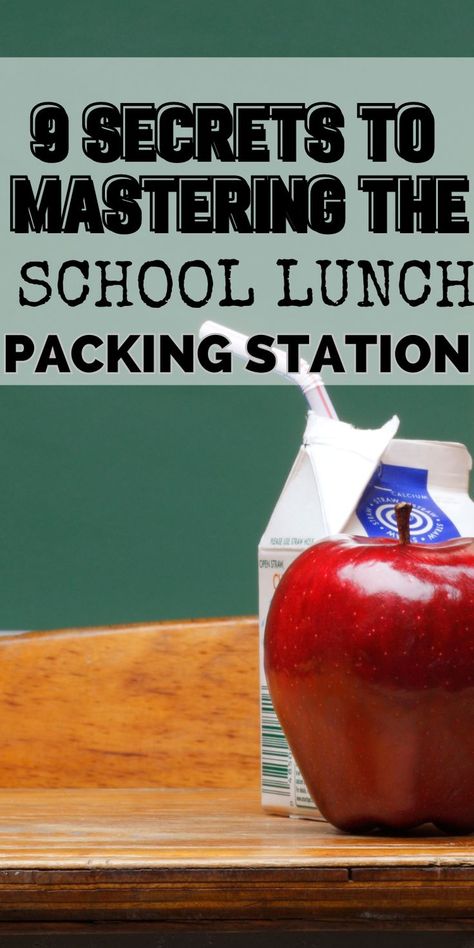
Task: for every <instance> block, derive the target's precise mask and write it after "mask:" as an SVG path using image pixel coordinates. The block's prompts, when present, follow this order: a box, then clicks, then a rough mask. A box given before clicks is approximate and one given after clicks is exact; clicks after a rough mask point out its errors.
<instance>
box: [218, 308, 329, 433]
mask: <svg viewBox="0 0 474 948" xmlns="http://www.w3.org/2000/svg"><path fill="white" fill-rule="evenodd" d="M213 335H218V336H225V338H226V339H228V340H229V346H230V351H231V352H233V353H234V355H236V356H238V358H239V359H248V358H249V355H248V352H247V343H248V340H249V337H248V336H245V335H244V334H243V333H241V332H236V330H235V329H229V328H228V327H227V326H221V325H220V324H219V323H215V322H213V321H212V320H206V322H205V323H203V324H202V326H201V328H200V330H199V338H200V339H207V337H208V336H213ZM271 351H272V353H273V355H274V356H275V368H274V372H275V373H276V374H277V375H281V376H283V377H284V378H286V379H288V381H289V382H293V383H294V385H297V386H298V388H300V389H301V391H302V393H303V395H304V397H305V398H306V401H307V403H308V405H309V407H310V409H311V410H312V411H313V412H314V413H315V414H316V415H320V416H321V417H323V418H337V415H336V411H335V408H334V405H333V404H332V401H331V399H330V397H329V395H328V393H327V390H326V387H325V385H324V382H323V380H322V378H321V376H320V375H317V374H316V373H314V372H310V369H309V366H308V364H307V363H306V362H305V361H304V359H301V361H300V364H299V371H298V372H288V371H287V357H286V354H285V353H284V352H283V350H282V349H277V348H276V347H275V346H272V349H271Z"/></svg>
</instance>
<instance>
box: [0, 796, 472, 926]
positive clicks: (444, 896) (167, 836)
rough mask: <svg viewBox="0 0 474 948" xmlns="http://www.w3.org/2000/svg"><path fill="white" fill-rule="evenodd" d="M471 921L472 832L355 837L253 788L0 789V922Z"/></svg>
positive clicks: (257, 923) (316, 923)
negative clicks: (277, 810) (279, 808)
mask: <svg viewBox="0 0 474 948" xmlns="http://www.w3.org/2000/svg"><path fill="white" fill-rule="evenodd" d="M427 919H430V920H431V922H430V924H432V926H433V927H435V928H436V927H437V926H438V924H439V925H441V926H443V925H444V926H446V925H451V924H452V925H454V926H456V920H459V924H460V925H461V926H462V927H464V928H466V927H468V928H469V927H470V925H471V923H472V926H473V927H474V838H473V837H460V838H452V837H446V836H441V835H439V834H438V835H437V834H436V833H435V832H434V830H432V829H430V828H429V827H426V828H425V830H424V833H423V835H422V836H419V837H415V836H411V837H408V838H403V839H400V838H395V837H393V838H391V837H382V836H380V837H356V836H349V835H346V834H342V833H339V832H338V831H337V830H334V829H332V828H331V827H329V826H328V825H327V824H324V823H317V822H313V821H309V820H308V821H306V820H290V819H288V818H284V817H275V816H268V815H265V814H264V813H262V811H261V809H260V805H259V801H258V796H257V794H256V793H255V791H248V790H235V791H230V790H229V791H225V790H224V791H219V790H180V791H171V790H162V791H160V790H152V789H149V790H133V789H132V790H130V789H129V790H108V789H105V790H100V789H99V790H92V789H83V790H26V789H25V790H19V791H12V790H2V791H1V792H0V921H2V922H13V921H23V922H31V921H34V920H36V921H41V922H43V921H44V922H47V921H55V922H74V923H79V922H83V921H91V920H93V921H101V922H113V921H120V920H122V921H125V920H131V921H132V920H133V921H135V922H139V921H143V922H145V921H148V922H151V921H155V922H162V923H163V924H165V925H168V926H171V927H173V926H177V927H181V928H182V929H183V930H187V929H189V930H193V926H194V925H195V924H199V925H201V926H203V925H204V924H205V923H207V924H208V926H210V927H211V928H216V927H217V928H218V927H220V926H221V925H222V926H224V927H225V926H226V925H227V926H229V925H231V924H234V925H235V930H238V929H239V928H240V927H242V928H246V927H247V928H248V927H254V928H260V927H272V926H273V925H276V924H277V923H280V925H282V924H284V925H287V924H288V925H289V924H291V925H292V926H294V927H296V928H306V927H307V928H312V927H313V928H318V927H325V926H326V925H328V926H329V927H331V926H332V925H336V924H339V923H340V924H341V926H342V927H350V926H352V927H354V926H355V927H357V926H358V925H360V924H362V923H364V922H365V921H367V922H368V923H371V922H375V921H376V922H377V923H378V924H380V925H385V924H387V925H390V926H392V927H400V926H401V927H403V926H407V925H411V926H417V925H418V926H422V925H424V924H425V923H426V920H427Z"/></svg>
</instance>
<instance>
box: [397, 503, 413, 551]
mask: <svg viewBox="0 0 474 948" xmlns="http://www.w3.org/2000/svg"><path fill="white" fill-rule="evenodd" d="M412 508H413V504H408V503H407V502H406V501H405V500H403V501H401V502H400V503H399V504H395V515H396V518H397V528H398V539H399V541H400V543H401V545H402V546H405V545H407V544H408V543H410V514H411V512H412Z"/></svg>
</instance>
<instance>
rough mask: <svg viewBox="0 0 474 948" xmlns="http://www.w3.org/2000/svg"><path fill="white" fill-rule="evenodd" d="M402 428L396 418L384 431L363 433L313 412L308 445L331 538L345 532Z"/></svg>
mask: <svg viewBox="0 0 474 948" xmlns="http://www.w3.org/2000/svg"><path fill="white" fill-rule="evenodd" d="M399 424H400V422H399V419H398V418H397V416H396V415H394V416H393V418H391V419H390V421H387V422H386V424H384V425H383V426H382V427H381V428H374V429H360V428H354V426H353V425H349V424H346V423H345V422H342V421H337V420H335V419H329V418H318V417H317V416H316V415H315V414H314V413H313V412H309V414H308V424H307V426H306V431H305V435H304V445H305V448H306V451H307V454H308V455H309V459H310V461H311V466H312V469H313V475H314V480H315V486H316V488H317V492H318V495H319V501H320V504H321V510H322V516H323V521H324V524H325V532H326V533H327V535H328V536H330V535H332V534H335V533H341V532H342V531H343V530H344V526H345V524H346V523H347V521H348V520H349V517H350V516H351V514H352V513H353V511H354V510H355V508H356V506H357V503H358V501H359V500H360V498H361V496H362V494H363V492H364V490H365V488H366V486H367V484H368V482H369V480H370V478H371V477H372V475H373V474H374V472H375V470H376V468H377V465H378V464H379V463H380V460H381V458H382V455H383V453H384V451H386V449H387V447H388V445H389V444H390V442H391V441H392V439H393V438H394V437H395V435H396V433H397V430H398V426H399Z"/></svg>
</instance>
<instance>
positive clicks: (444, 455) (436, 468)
mask: <svg viewBox="0 0 474 948" xmlns="http://www.w3.org/2000/svg"><path fill="white" fill-rule="evenodd" d="M397 428H398V419H397V418H393V419H392V420H391V421H389V422H388V423H387V424H386V425H384V427H383V428H380V429H378V430H374V431H360V430H358V429H356V428H353V427H352V426H351V425H348V424H345V423H343V422H340V421H337V420H335V419H333V418H322V417H318V415H317V414H315V413H314V412H312V411H310V412H309V414H308V424H307V426H306V431H305V434H304V439H303V445H302V447H301V448H300V451H299V453H298V455H297V458H296V461H295V463H294V465H293V467H292V469H291V471H290V474H289V476H288V479H287V481H286V484H285V486H284V488H283V491H282V493H281V496H280V498H279V500H278V502H277V505H276V507H275V510H274V511H273V514H272V516H271V518H270V522H269V524H268V527H267V529H266V530H265V533H264V534H263V537H262V540H261V542H260V545H259V550H258V573H259V618H260V641H261V648H260V653H261V659H260V681H261V740H262V804H263V806H264V808H265V809H266V810H267V811H270V812H276V813H285V814H288V815H296V816H305V817H310V818H313V819H322V817H321V816H320V814H319V813H318V810H317V809H316V807H315V805H314V803H313V802H312V800H311V798H310V796H309V794H308V791H307V789H306V786H305V784H304V781H303V778H302V777H301V774H300V772H299V770H298V768H297V766H296V764H295V762H294V760H293V757H292V755H291V753H290V750H289V748H288V744H287V742H286V739H285V736H284V734H283V731H282V729H281V727H280V725H279V722H278V719H277V717H276V714H275V712H274V710H273V707H272V703H271V699H270V695H269V692H268V688H267V685H266V681H265V672H264V668H263V636H264V631H265V623H266V619H267V614H268V609H269V606H270V601H271V598H272V595H273V591H274V589H275V588H276V586H277V584H278V582H279V579H280V577H281V575H282V573H284V571H285V569H286V568H287V567H288V566H289V565H290V563H292V562H293V560H294V559H295V558H296V557H297V556H298V554H299V553H301V552H302V551H303V550H304V549H306V547H308V546H311V544H313V543H315V542H316V541H317V540H320V539H322V538H323V537H326V536H331V535H334V534H337V533H352V534H358V535H359V536H361V535H362V536H380V537H392V538H396V537H397V535H398V534H397V532H396V520H395V514H394V505H395V504H396V503H398V502H399V501H402V500H406V501H409V502H410V503H411V504H412V505H413V510H412V515H411V520H410V534H411V539H412V542H414V543H433V542H440V541H441V540H447V539H450V538H451V537H456V536H474V503H473V502H472V501H471V499H470V498H469V495H468V483H469V471H470V469H471V466H472V461H471V457H470V455H469V453H468V451H467V449H466V448H465V447H464V445H462V444H451V443H443V442H437V441H402V440H393V438H394V435H395V433H396V431H397Z"/></svg>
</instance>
